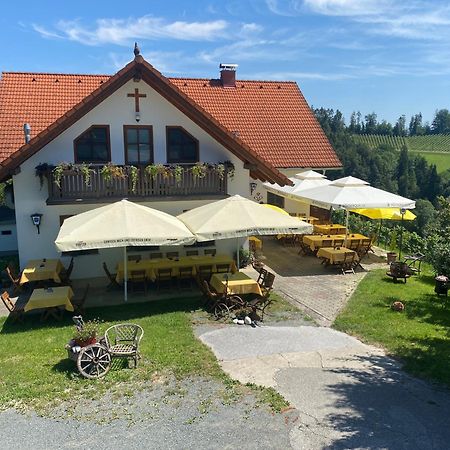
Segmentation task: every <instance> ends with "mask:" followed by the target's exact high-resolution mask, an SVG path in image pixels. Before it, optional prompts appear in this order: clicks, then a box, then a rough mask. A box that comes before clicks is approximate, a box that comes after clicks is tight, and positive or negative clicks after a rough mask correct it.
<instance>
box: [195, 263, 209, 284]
mask: <svg viewBox="0 0 450 450" xmlns="http://www.w3.org/2000/svg"><path fill="white" fill-rule="evenodd" d="M198 274H199V276H200V277H201V278H202V279H203V280H207V281H209V280H210V279H211V276H212V265H211V264H208V265H205V266H198Z"/></svg>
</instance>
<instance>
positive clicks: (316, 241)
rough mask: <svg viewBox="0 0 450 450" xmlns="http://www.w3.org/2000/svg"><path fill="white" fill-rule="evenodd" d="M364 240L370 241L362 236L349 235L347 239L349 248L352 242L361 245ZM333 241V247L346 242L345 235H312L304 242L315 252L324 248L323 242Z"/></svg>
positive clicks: (305, 238)
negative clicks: (336, 242)
mask: <svg viewBox="0 0 450 450" xmlns="http://www.w3.org/2000/svg"><path fill="white" fill-rule="evenodd" d="M363 239H368V238H367V237H366V236H363V235H362V234H355V233H352V234H349V235H348V238H347V246H348V245H349V243H350V242H355V241H357V242H358V243H361V241H362V240H363ZM324 240H326V241H330V240H331V241H332V243H333V245H334V243H335V241H344V240H345V234H332V235H330V236H325V235H324V236H321V235H320V234H311V235H307V236H303V242H304V243H305V244H306V245H309V247H310V248H311V251H315V250H317V249H318V248H321V247H323V245H322V241H324Z"/></svg>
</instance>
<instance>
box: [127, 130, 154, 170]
mask: <svg viewBox="0 0 450 450" xmlns="http://www.w3.org/2000/svg"><path fill="white" fill-rule="evenodd" d="M123 136H124V146H125V161H126V163H127V164H151V163H153V130H152V127H146V126H133V125H125V126H124V127H123Z"/></svg>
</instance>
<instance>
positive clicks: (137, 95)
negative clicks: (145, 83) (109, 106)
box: [127, 88, 147, 113]
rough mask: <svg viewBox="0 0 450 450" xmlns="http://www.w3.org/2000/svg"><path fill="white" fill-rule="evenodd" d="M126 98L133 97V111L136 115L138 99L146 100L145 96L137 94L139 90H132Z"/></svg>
mask: <svg viewBox="0 0 450 450" xmlns="http://www.w3.org/2000/svg"><path fill="white" fill-rule="evenodd" d="M127 97H134V108H135V111H136V112H137V113H138V112H139V99H140V98H146V97H147V94H139V89H138V88H136V89H135V90H134V93H133V94H127Z"/></svg>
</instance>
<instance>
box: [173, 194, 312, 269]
mask: <svg viewBox="0 0 450 450" xmlns="http://www.w3.org/2000/svg"><path fill="white" fill-rule="evenodd" d="M178 218H179V219H180V220H181V221H182V222H184V223H185V224H186V226H187V227H188V228H189V230H191V231H192V233H194V234H195V235H196V236H197V240H198V241H199V242H201V241H211V240H216V239H230V238H240V237H247V236H254V235H273V234H305V233H310V232H311V231H312V226H311V225H309V224H308V223H306V222H303V221H301V220H299V219H298V218H295V217H291V216H289V215H285V214H281V213H279V212H278V211H274V210H273V209H270V208H267V207H265V206H264V205H260V204H258V203H256V202H254V201H252V200H249V199H247V198H244V197H241V196H240V195H234V196H232V197H228V198H226V199H224V200H219V201H217V202H213V203H208V204H207V205H203V206H199V207H198V208H195V209H191V210H190V211H187V212H185V213H183V214H180V215H179V216H178ZM238 242H239V241H238ZM237 263H238V267H239V243H238V249H237Z"/></svg>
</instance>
